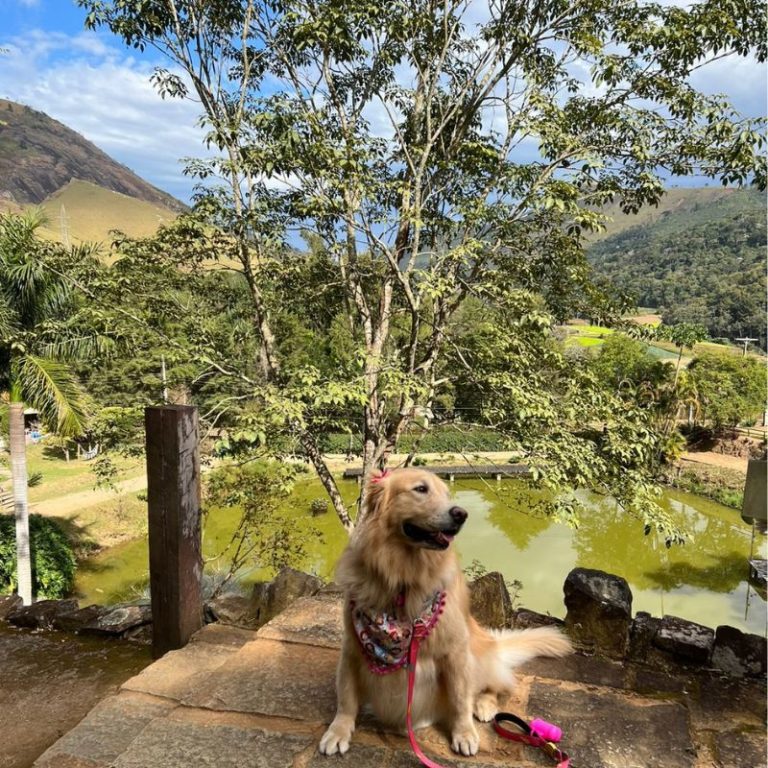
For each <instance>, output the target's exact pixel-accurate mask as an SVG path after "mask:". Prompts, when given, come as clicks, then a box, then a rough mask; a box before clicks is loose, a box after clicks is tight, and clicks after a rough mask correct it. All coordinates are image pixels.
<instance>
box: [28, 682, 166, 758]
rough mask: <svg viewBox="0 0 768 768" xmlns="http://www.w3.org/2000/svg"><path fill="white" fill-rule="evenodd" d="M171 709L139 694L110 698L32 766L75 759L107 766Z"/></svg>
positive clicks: (163, 702) (160, 700)
mask: <svg viewBox="0 0 768 768" xmlns="http://www.w3.org/2000/svg"><path fill="white" fill-rule="evenodd" d="M175 707H176V704H175V703H173V702H168V701H164V700H162V699H155V698H153V697H149V696H143V695H140V694H139V695H136V694H123V695H120V696H110V697H109V698H107V699H105V700H104V701H102V702H101V703H99V704H98V705H96V706H95V707H94V708H93V709H92V710H91V711H90V713H89V714H88V715H87V717H86V718H85V719H84V720H83V721H82V722H81V723H80V724H79V725H78V726H77V727H76V728H74V729H73V730H71V731H70V732H69V733H67V734H65V735H64V736H63V737H62V738H60V739H59V740H58V741H57V742H56V743H55V744H54V745H53V746H52V747H50V749H48V750H47V751H46V752H44V753H43V755H41V757H40V758H39V759H38V761H37V762H36V763H35V765H36V766H40V767H41V768H42V766H45V767H46V768H48V766H51V768H54V766H59V765H64V764H66V761H67V760H70V762H71V760H74V759H75V758H76V759H78V760H81V761H86V762H85V763H84V765H88V762H87V761H90V762H91V763H92V764H93V765H96V766H107V765H110V764H111V763H112V762H113V761H114V760H116V759H117V758H118V757H119V756H120V755H121V754H122V753H123V752H124V751H125V750H126V749H127V748H128V746H129V745H130V744H131V742H132V741H133V740H134V739H135V738H136V737H137V736H138V735H139V734H140V733H141V732H142V731H143V730H144V729H145V728H146V727H147V726H148V725H149V724H150V723H151V722H152V721H153V720H155V719H156V718H162V717H165V716H166V715H167V714H168V713H169V712H170V711H171V710H172V709H174V708H175ZM74 765H79V764H78V763H74Z"/></svg>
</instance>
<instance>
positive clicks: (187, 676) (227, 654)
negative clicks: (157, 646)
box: [123, 642, 239, 701]
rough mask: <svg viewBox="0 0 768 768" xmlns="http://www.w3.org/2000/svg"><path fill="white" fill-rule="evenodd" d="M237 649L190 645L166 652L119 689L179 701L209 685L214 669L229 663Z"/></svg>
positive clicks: (207, 644) (202, 644) (199, 644)
mask: <svg viewBox="0 0 768 768" xmlns="http://www.w3.org/2000/svg"><path fill="white" fill-rule="evenodd" d="M238 651H239V648H236V647H232V646H230V645H218V644H215V645H214V644H212V643H207V642H194V643H190V644H189V645H188V646H187V647H186V648H184V649H182V650H180V651H170V652H169V653H166V654H165V656H163V657H162V658H161V659H158V660H157V661H155V663H154V664H151V665H150V666H148V667H147V668H146V669H144V670H142V671H141V672H140V673H139V674H138V675H136V676H135V677H132V678H131V679H130V680H127V681H126V682H125V683H123V690H128V691H138V692H142V693H150V694H152V695H153V696H164V697H166V698H170V699H176V700H177V701H181V700H182V699H184V698H185V697H187V696H190V695H192V694H194V693H195V691H201V690H202V691H204V690H206V689H207V688H208V686H209V685H211V684H213V679H214V675H215V672H216V670H218V669H219V667H221V666H222V665H224V664H225V663H226V662H227V661H229V660H230V659H231V658H232V657H233V656H234V655H235V654H237V652H238Z"/></svg>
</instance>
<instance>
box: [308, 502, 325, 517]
mask: <svg viewBox="0 0 768 768" xmlns="http://www.w3.org/2000/svg"><path fill="white" fill-rule="evenodd" d="M328 507H329V504H328V500H327V499H312V503H311V504H310V505H309V511H310V514H311V515H312V516H313V517H314V516H317V515H324V514H325V513H326V512H327V511H328Z"/></svg>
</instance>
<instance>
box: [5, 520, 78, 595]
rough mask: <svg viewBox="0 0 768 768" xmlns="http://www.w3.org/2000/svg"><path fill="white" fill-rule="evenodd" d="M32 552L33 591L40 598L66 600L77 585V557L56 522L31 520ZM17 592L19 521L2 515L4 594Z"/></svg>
mask: <svg viewBox="0 0 768 768" xmlns="http://www.w3.org/2000/svg"><path fill="white" fill-rule="evenodd" d="M29 536H30V547H31V550H32V590H33V592H34V593H35V595H36V596H37V597H38V598H48V599H54V598H59V597H65V596H66V595H68V594H69V593H70V592H71V591H72V587H73V586H74V582H75V568H76V564H75V555H74V553H73V551H72V545H71V544H70V542H69V540H68V539H67V537H66V536H65V535H64V533H63V531H62V530H61V528H59V526H58V525H57V523H56V521H54V520H51V519H50V518H47V517H43V516H42V515H30V517H29ZM15 589H16V521H15V519H14V518H13V517H12V516H10V515H0V592H5V593H11V592H13V591H14V590H15Z"/></svg>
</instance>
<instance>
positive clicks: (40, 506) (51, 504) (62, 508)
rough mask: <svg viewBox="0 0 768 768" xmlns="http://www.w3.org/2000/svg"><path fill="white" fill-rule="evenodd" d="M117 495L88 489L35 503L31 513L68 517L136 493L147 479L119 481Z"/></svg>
mask: <svg viewBox="0 0 768 768" xmlns="http://www.w3.org/2000/svg"><path fill="white" fill-rule="evenodd" d="M117 487H118V489H119V494H117V493H115V492H114V491H110V490H108V489H102V488H99V489H89V490H87V491H77V492H76V493H67V494H65V495H63V496H56V497H54V498H52V499H45V500H44V501H36V502H34V503H32V504H30V507H31V509H32V511H33V512H37V513H38V514H41V515H49V516H51V517H68V516H70V515H71V514H72V513H73V512H75V513H77V512H79V511H80V510H81V509H83V508H84V507H92V506H93V505H95V504H103V503H105V502H109V501H114V500H115V498H116V497H117V496H118V495H122V494H124V493H136V492H137V491H141V490H143V489H144V488H146V487H147V478H146V476H145V475H139V476H138V477H131V478H128V480H121V481H120V482H119V483H117Z"/></svg>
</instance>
